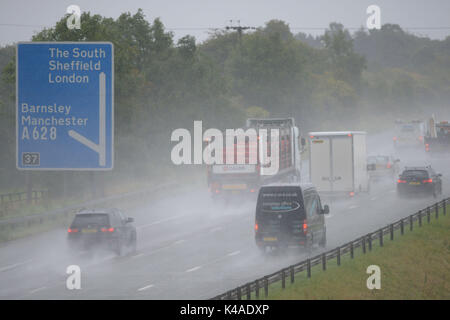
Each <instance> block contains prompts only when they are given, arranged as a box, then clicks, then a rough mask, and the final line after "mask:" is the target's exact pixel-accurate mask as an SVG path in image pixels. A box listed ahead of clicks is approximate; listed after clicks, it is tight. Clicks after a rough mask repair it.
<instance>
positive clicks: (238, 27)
mask: <svg viewBox="0 0 450 320" xmlns="http://www.w3.org/2000/svg"><path fill="white" fill-rule="evenodd" d="M237 23H238V25H237V26H236V25H235V26H233V25H231V26H226V27H225V29H226V30H235V31H237V33H238V36H239V44H240V43H241V40H242V31H244V30H249V29H251V30H256V28H255V27H249V26H241V21H240V20H237ZM230 24H233V20H230Z"/></svg>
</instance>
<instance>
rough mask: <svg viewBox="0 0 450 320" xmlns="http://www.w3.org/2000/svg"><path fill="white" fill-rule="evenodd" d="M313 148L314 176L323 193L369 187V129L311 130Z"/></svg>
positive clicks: (358, 190)
mask: <svg viewBox="0 0 450 320" xmlns="http://www.w3.org/2000/svg"><path fill="white" fill-rule="evenodd" d="M309 152H310V153H309V155H310V157H309V168H310V172H309V173H310V180H311V182H312V183H313V184H314V185H315V186H316V188H317V190H318V191H319V192H320V193H322V194H329V195H348V196H354V195H355V194H356V193H359V192H368V191H369V175H368V173H367V151H366V133H365V132H361V131H339V132H310V133H309Z"/></svg>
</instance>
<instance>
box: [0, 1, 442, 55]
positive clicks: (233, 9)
mask: <svg viewBox="0 0 450 320" xmlns="http://www.w3.org/2000/svg"><path fill="white" fill-rule="evenodd" d="M373 4H375V5H378V6H379V7H380V9H381V23H382V24H385V23H396V24H399V25H400V26H401V27H402V28H404V29H408V31H410V32H411V33H414V34H417V35H422V36H428V37H430V38H433V39H444V38H445V37H447V36H449V35H450V1H449V0H428V1H424V0H278V1H274V0H273V1H269V0H221V1H218V0H127V1H123V0H121V1H117V0H96V1H95V0H69V1H67V0H39V1H29V0H0V45H2V46H4V45H7V44H13V43H15V42H18V41H29V40H31V37H32V36H33V35H34V34H35V33H37V32H39V31H40V30H42V28H43V27H52V26H54V24H55V22H56V21H58V20H60V19H61V17H62V16H64V14H65V13H66V10H67V7H68V6H69V5H78V6H79V7H80V9H81V11H82V12H86V11H89V12H91V13H94V14H100V15H102V16H105V17H112V18H117V17H118V16H119V15H120V14H121V13H124V12H130V13H135V12H136V11H137V9H138V8H142V9H143V11H144V14H145V15H146V18H147V20H149V21H153V19H155V18H157V17H159V18H160V19H161V20H162V22H163V23H164V25H165V26H166V28H168V29H169V30H171V31H173V33H174V36H175V39H178V38H181V37H183V36H184V35H186V34H190V35H193V36H195V37H196V38H197V40H198V41H204V40H205V39H207V37H208V32H211V30H212V29H220V28H224V27H225V26H227V25H237V24H238V21H240V25H242V26H251V27H261V26H264V24H265V22H267V21H269V20H271V19H279V20H283V21H285V22H287V23H288V24H289V26H290V27H291V30H292V32H293V33H297V32H305V33H311V34H313V35H319V34H322V33H323V30H324V28H326V27H327V26H328V25H329V23H330V22H340V23H342V24H344V26H345V27H347V28H359V27H361V26H366V20H367V18H368V14H367V13H366V9H367V7H368V6H369V5H373ZM230 20H232V22H230ZM81 23H83V22H82V21H81ZM351 31H354V30H353V29H351Z"/></svg>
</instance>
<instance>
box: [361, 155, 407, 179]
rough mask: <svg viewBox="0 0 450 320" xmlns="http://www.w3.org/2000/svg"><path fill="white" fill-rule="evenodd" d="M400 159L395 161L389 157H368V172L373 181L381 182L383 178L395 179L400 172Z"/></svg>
mask: <svg viewBox="0 0 450 320" xmlns="http://www.w3.org/2000/svg"><path fill="white" fill-rule="evenodd" d="M399 162H400V160H399V159H394V157H392V156H388V155H373V156H368V157H367V171H368V172H369V178H370V180H371V181H377V180H381V179H383V178H392V179H395V177H396V176H397V175H398V173H399V172H400V168H399Z"/></svg>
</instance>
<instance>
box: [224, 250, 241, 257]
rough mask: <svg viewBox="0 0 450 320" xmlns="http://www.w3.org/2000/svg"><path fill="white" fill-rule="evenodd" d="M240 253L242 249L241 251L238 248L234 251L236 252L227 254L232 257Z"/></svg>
mask: <svg viewBox="0 0 450 320" xmlns="http://www.w3.org/2000/svg"><path fill="white" fill-rule="evenodd" d="M239 253H241V251H240V250H237V251H234V252H230V253H229V254H227V256H228V257H232V256H235V255H237V254H239Z"/></svg>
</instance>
